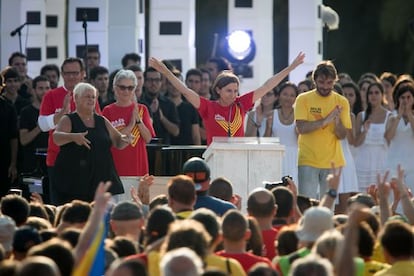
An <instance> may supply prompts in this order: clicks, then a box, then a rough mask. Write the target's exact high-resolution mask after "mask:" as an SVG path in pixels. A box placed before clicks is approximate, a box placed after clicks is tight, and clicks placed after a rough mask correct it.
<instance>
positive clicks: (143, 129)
mask: <svg viewBox="0 0 414 276" xmlns="http://www.w3.org/2000/svg"><path fill="white" fill-rule="evenodd" d="M131 122H132V126H135V124H136V125H137V126H138V129H139V132H140V133H141V137H142V139H144V141H145V143H149V141H151V139H152V137H151V132H150V131H149V129H148V127H147V126H146V125H145V123H144V121H142V118H141V117H140V116H139V112H138V105H136V106H135V108H134V112H133V118H132V119H131ZM131 131H132V127H131ZM131 131H129V133H131ZM123 134H126V135H128V133H123Z"/></svg>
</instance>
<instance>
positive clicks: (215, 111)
mask: <svg viewBox="0 0 414 276" xmlns="http://www.w3.org/2000/svg"><path fill="white" fill-rule="evenodd" d="M253 105H254V103H253V91H252V92H249V93H246V94H244V95H243V96H240V97H237V98H236V100H235V102H234V104H232V105H229V106H222V105H220V104H219V103H218V102H217V101H210V100H207V99H206V98H204V97H200V107H199V108H198V113H200V116H201V118H202V119H203V123H204V127H205V128H206V135H207V145H210V144H211V142H212V141H213V137H217V136H218V137H229V136H231V137H243V136H244V117H245V115H246V113H247V112H248V111H249V110H250V109H251V108H252V107H253Z"/></svg>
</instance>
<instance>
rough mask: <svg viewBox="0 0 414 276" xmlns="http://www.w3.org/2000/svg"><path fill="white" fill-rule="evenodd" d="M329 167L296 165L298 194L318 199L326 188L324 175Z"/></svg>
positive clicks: (329, 170) (328, 171) (327, 172)
mask: <svg viewBox="0 0 414 276" xmlns="http://www.w3.org/2000/svg"><path fill="white" fill-rule="evenodd" d="M330 172H331V169H320V168H315V167H311V166H298V178H299V179H298V180H299V186H298V188H299V194H300V195H304V196H307V197H310V198H315V199H320V198H322V196H323V195H324V193H325V192H326V191H327V189H328V185H327V182H326V177H327V176H328V174H329V173H330Z"/></svg>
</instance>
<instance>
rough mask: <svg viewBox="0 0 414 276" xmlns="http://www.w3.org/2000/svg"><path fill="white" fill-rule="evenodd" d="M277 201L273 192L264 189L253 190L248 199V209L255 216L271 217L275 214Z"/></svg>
mask: <svg viewBox="0 0 414 276" xmlns="http://www.w3.org/2000/svg"><path fill="white" fill-rule="evenodd" d="M275 210H276V201H275V198H274V196H273V194H272V193H271V192H270V191H268V190H266V189H264V188H257V189H255V190H253V191H252V192H251V193H250V195H249V198H248V199H247V211H248V212H249V215H251V216H254V217H269V216H272V217H273V215H274V212H275Z"/></svg>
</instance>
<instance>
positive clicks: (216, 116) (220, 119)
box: [214, 114, 226, 121]
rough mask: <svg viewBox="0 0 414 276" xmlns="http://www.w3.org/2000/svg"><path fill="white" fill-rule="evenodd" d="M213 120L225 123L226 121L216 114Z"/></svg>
mask: <svg viewBox="0 0 414 276" xmlns="http://www.w3.org/2000/svg"><path fill="white" fill-rule="evenodd" d="M214 120H216V121H225V120H226V119H225V118H224V117H223V116H221V115H220V114H216V115H214Z"/></svg>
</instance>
